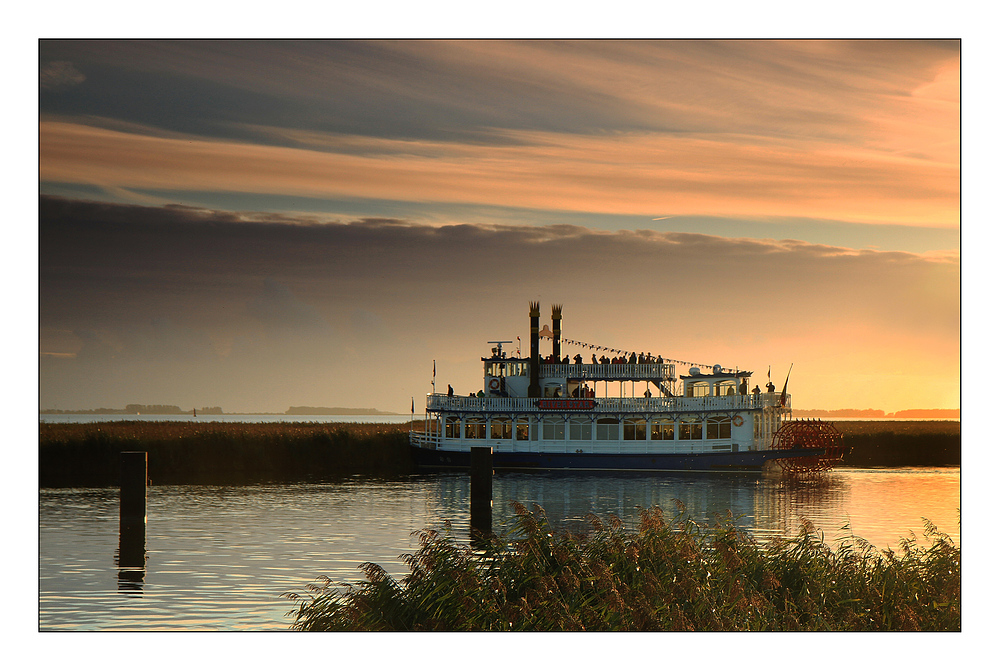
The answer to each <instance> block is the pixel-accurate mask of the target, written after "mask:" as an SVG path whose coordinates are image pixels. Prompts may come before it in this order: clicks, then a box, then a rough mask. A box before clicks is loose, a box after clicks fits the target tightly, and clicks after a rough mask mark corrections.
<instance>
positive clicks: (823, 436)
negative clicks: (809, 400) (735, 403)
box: [771, 419, 848, 473]
mask: <svg viewBox="0 0 1000 671" xmlns="http://www.w3.org/2000/svg"><path fill="white" fill-rule="evenodd" d="M771 449H772V450H801V449H806V450H814V449H824V450H826V452H825V453H823V454H820V455H816V456H811V457H789V458H787V459H775V461H776V462H778V464H779V465H780V466H781V468H782V470H784V471H785V472H786V473H815V472H818V471H828V470H830V469H831V468H833V467H834V466H836V465H837V464H839V463H841V462H842V461H843V460H844V455H845V454H847V452H848V448H846V447H844V434H843V433H841V432H840V431H838V430H837V427H835V426H834V425H833V424H831V423H829V422H824V421H822V420H819V419H796V420H791V421H788V422H784V423H783V424H782V425H781V428H780V429H778V430H777V431H776V432H775V434H774V437H773V438H772V439H771Z"/></svg>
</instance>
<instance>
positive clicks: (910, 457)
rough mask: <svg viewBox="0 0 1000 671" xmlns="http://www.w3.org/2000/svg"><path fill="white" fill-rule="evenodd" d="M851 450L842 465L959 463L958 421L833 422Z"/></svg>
mask: <svg viewBox="0 0 1000 671" xmlns="http://www.w3.org/2000/svg"><path fill="white" fill-rule="evenodd" d="M834 424H835V425H836V426H837V428H838V429H839V430H840V431H842V432H843V434H844V444H845V445H847V446H848V447H850V448H851V451H850V453H849V454H847V456H846V457H845V458H844V465H846V466H960V465H961V464H962V424H961V422H942V421H912V422H904V421H892V422H888V421H887V422H880V421H866V422H849V421H843V422H841V421H838V422H834Z"/></svg>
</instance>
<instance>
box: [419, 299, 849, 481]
mask: <svg viewBox="0 0 1000 671" xmlns="http://www.w3.org/2000/svg"><path fill="white" fill-rule="evenodd" d="M539 317H540V311H539V306H538V303H531V304H530V307H529V318H530V329H531V330H530V334H531V335H530V348H531V349H530V356H528V357H526V358H525V357H521V356H520V353H519V352H515V353H513V356H508V353H507V352H506V351H504V349H503V346H504V345H506V344H511V342H512V341H504V340H496V341H490V344H492V345H494V347H493V348H492V350H491V353H490V356H488V357H483V358H482V361H483V389H482V391H480V392H479V393H477V394H474V395H470V396H456V395H454V394H453V393H452V392H451V387H450V385H449V390H448V393H431V394H428V395H427V403H426V411H425V418H424V423H423V428H422V429H421V430H412V431H411V432H410V444H411V447H412V450H413V455H414V459H415V461H416V462H417V464H418V465H420V466H421V467H433V468H468V467H469V461H470V457H469V455H470V451H471V448H473V447H490V448H492V452H493V464H494V468H495V469H499V470H504V469H509V470H598V471H733V470H736V471H742V470H751V471H752V470H758V471H759V470H761V469H762V468H764V467H765V465H766V464H768V463H769V462H773V463H775V464H776V465H779V466H781V467H782V468H783V469H784V470H786V471H794V472H802V471H819V470H827V469H829V468H830V467H832V466H833V465H835V464H837V463H839V462H840V461H841V460H842V457H843V454H844V447H843V437H842V435H841V434H840V433H839V432H838V431H837V430H836V427H834V426H833V425H832V424H830V423H828V422H823V421H820V420H792V419H791V396H790V395H789V394H788V380H787V378H786V380H785V386H784V388H783V389H782V391H781V392H780V393H776V392H775V388H774V386H773V385H772V384H771V383H770V380H769V381H768V384H767V387H766V391H761V390H760V389H759V387H755V388H754V389H753V390H749V389H748V386H749V384H750V378H751V375H752V372H750V371H742V370H738V369H736V368H723V367H722V366H720V365H713V366H711V367H704V370H703V369H702V367H700V366H691V367H690V368H688V370H687V371H686V374H681V375H677V368H678V366H685V365H687V364H683V363H681V362H679V361H676V360H669V359H667V360H665V359H663V358H662V357H654V356H652V355H644V354H636V353H632V354H631V355H628V356H616V357H613V358H608V357H607V356H601V357H600V358H598V356H597V351H602V352H603V351H608V352H611V353H618V351H616V350H609V349H608V348H601V347H595V346H593V345H588V344H585V343H580V342H578V341H575V340H571V341H566V342H567V344H573V345H576V346H577V347H578V348H580V349H590V350H596V351H594V352H592V353H591V360H590V362H586V363H585V362H584V360H583V356H582V355H581V354H577V355H576V356H575V357H574V358H573V359H570V358H569V357H568V356H563V355H562V351H561V350H562V344H563V338H562V332H561V323H562V307H561V306H560V305H554V306H553V308H552V328H551V330H549V329H548V327H547V326H546V327H544V328H543V329H539ZM541 338H547V339H551V341H552V354H551V355H549V356H547V357H545V359H543V358H542V357H541V355H540V353H539V341H540V339H541ZM789 372H790V371H789ZM599 393H600V394H601V395H599Z"/></svg>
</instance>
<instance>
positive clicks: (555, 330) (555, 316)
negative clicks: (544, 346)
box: [552, 305, 562, 363]
mask: <svg viewBox="0 0 1000 671" xmlns="http://www.w3.org/2000/svg"><path fill="white" fill-rule="evenodd" d="M560 336H562V305H553V306H552V356H553V357H554V358H555V361H556V363H559V361H560V356H559V355H560V354H561V352H560V349H561V347H562V345H561V344H560V342H559V338H560Z"/></svg>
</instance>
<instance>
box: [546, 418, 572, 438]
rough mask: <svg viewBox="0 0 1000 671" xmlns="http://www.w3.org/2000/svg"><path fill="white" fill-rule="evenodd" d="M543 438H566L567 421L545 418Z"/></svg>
mask: <svg viewBox="0 0 1000 671" xmlns="http://www.w3.org/2000/svg"><path fill="white" fill-rule="evenodd" d="M542 440H566V422H564V421H563V420H562V419H546V420H543V421H542Z"/></svg>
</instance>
